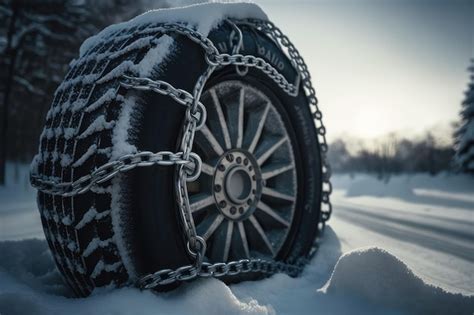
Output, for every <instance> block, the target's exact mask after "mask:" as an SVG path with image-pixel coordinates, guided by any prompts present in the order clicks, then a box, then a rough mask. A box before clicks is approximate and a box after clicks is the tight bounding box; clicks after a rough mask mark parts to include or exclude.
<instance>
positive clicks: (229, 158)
mask: <svg viewBox="0 0 474 315" xmlns="http://www.w3.org/2000/svg"><path fill="white" fill-rule="evenodd" d="M225 158H226V159H227V161H229V162H232V161H233V160H234V156H233V155H232V154H227V155H226V157H225Z"/></svg>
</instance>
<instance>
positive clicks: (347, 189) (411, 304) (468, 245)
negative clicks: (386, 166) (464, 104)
mask: <svg viewBox="0 0 474 315" xmlns="http://www.w3.org/2000/svg"><path fill="white" fill-rule="evenodd" d="M333 182H334V187H335V190H334V193H333V195H332V201H333V205H334V207H333V208H334V214H333V217H332V218H331V221H330V224H329V227H328V229H327V231H326V235H325V237H324V240H323V244H322V247H321V249H320V251H319V252H318V254H317V256H316V258H315V259H313V261H312V262H311V264H310V265H309V266H308V268H306V270H305V273H304V275H303V277H301V278H298V279H291V278H288V277H287V276H286V275H276V276H273V277H272V278H270V279H267V280H264V281H259V282H257V283H255V282H246V283H241V284H236V285H232V286H230V287H229V286H226V285H224V284H223V283H222V282H220V281H218V280H204V281H198V282H195V283H192V284H190V285H187V286H184V288H180V289H179V290H176V291H174V292H173V293H171V294H170V295H167V296H160V297H156V296H154V295H151V294H148V293H147V294H140V292H138V291H136V290H134V289H121V290H118V291H115V292H113V293H108V294H106V295H104V296H95V297H93V298H89V299H82V300H80V302H72V301H71V300H68V299H64V298H63V297H60V296H58V295H54V294H59V295H62V294H64V292H65V288H64V287H62V285H61V280H60V278H59V276H58V275H57V273H56V272H55V271H54V267H53V265H52V263H51V261H50V258H49V255H48V254H47V247H46V244H45V242H44V241H21V242H18V243H12V242H5V241H6V240H22V239H29V238H40V239H44V237H43V233H42V229H41V224H40V221H39V216H38V213H37V210H36V205H35V201H34V191H32V190H31V189H26V188H25V184H24V182H23V181H20V184H17V185H10V187H9V188H7V189H5V188H4V189H2V190H0V313H1V314H2V315H3V314H21V313H24V310H26V312H29V311H31V310H43V311H44V312H52V313H55V312H57V313H63V312H66V311H67V312H70V311H72V309H73V308H74V305H77V304H76V303H80V305H81V307H82V311H78V310H77V309H76V310H75V312H76V313H78V314H82V313H83V312H84V313H89V314H95V313H99V314H103V313H107V312H109V313H113V312H116V313H118V314H122V313H123V314H127V313H129V312H133V307H138V306H140V307H142V309H143V313H148V311H147V310H149V311H150V313H153V312H154V311H155V310H156V309H157V308H158V309H160V310H162V312H164V313H167V314H168V313H171V314H175V313H176V314H185V313H188V312H193V313H197V314H201V313H202V314H209V313H211V314H213V313H216V314H218V313H222V312H226V313H236V314H240V313H256V314H262V313H263V314H265V313H278V314H300V313H303V314H306V313H313V314H314V313H316V314H319V313H328V312H329V313H331V314H344V313H347V312H348V311H349V310H350V311H351V313H352V314H354V313H360V314H363V313H367V312H370V313H374V314H376V313H380V312H382V311H383V312H384V313H387V312H389V313H393V314H410V313H414V312H420V313H433V311H435V312H436V311H438V312H439V313H442V312H443V309H442V306H441V305H444V306H443V307H446V308H448V309H450V308H449V307H451V309H450V312H451V310H452V307H453V306H452V305H462V308H460V309H457V311H459V314H472V311H474V297H470V298H468V297H462V296H460V295H453V294H448V293H443V292H442V291H439V290H440V289H436V288H433V287H430V286H427V285H426V284H424V283H423V282H421V280H419V279H418V278H417V277H416V276H415V275H413V274H411V272H410V271H409V270H408V269H406V267H405V265H404V264H403V263H402V262H401V261H403V262H404V263H405V264H406V265H407V266H408V268H409V269H411V270H412V271H413V272H414V273H415V274H416V275H417V276H418V277H420V278H421V279H422V280H423V281H424V282H426V283H428V284H432V285H434V286H437V287H440V288H443V289H444V290H446V291H449V292H452V293H461V294H463V295H470V296H473V295H474V180H473V179H472V178H467V177H460V176H439V177H436V178H430V177H428V176H424V175H417V176H415V177H405V176H399V177H395V178H392V180H391V181H390V182H389V183H388V184H384V183H382V182H380V181H377V180H375V179H374V178H371V177H368V176H366V175H359V176H356V177H355V178H354V179H352V178H350V177H349V176H342V175H339V176H335V178H334V179H333ZM374 246H375V247H377V248H381V249H383V250H381V249H368V250H367V249H366V250H360V248H368V247H374ZM356 249H359V250H358V251H356V252H352V253H350V254H346V255H343V254H344V253H347V252H350V251H353V250H356ZM384 250H385V251H387V252H385V251H384ZM30 252H37V253H38V254H37V255H31V257H29V253H30ZM341 255H342V258H341ZM392 255H394V256H395V257H396V258H395V257H394V256H392ZM5 258H6V259H5ZM397 258H398V259H399V260H401V261H399V260H398V259H397ZM336 263H337V267H336V270H334V266H335V265H336ZM32 266H41V268H39V267H36V269H35V268H33V267H32ZM32 268H33V269H32ZM38 268H39V269H38ZM38 270H39V271H38ZM51 270H53V271H51ZM331 275H332V278H331ZM330 278H331V281H329V282H328V280H329V279H330ZM400 279H403V280H400ZM397 281H398V282H397ZM354 286H355V289H354V288H353V287H354ZM196 288H198V289H199V290H196ZM437 290H438V291H437ZM58 292H59V293H58ZM61 292H62V293H61ZM410 292H412V293H410ZM423 292H424V293H423ZM51 294H53V295H51ZM201 300H203V301H204V303H203V304H202V305H201V306H199V307H198V308H196V305H197V304H201V302H199V301H201ZM218 300H219V301H221V302H217V301H218ZM25 301H27V302H25ZM122 301H123V302H122ZM420 301H421V302H420ZM178 302H179V303H178ZM28 303H30V304H31V305H30V304H28ZM121 303H124V304H123V305H122V304H121ZM437 304H439V305H437ZM12 305H13V306H12ZM25 305H26V306H25ZM121 305H122V306H121ZM134 305H135V306H134ZM450 305H451V306H450ZM466 305H467V308H466ZM15 306H18V307H19V308H16V309H15ZM438 306H439V307H440V308H438ZM22 307H23V308H22ZM25 307H26V308H25ZM129 307H132V308H129ZM15 310H16V312H15ZM19 310H20V311H19ZM318 310H319V311H318ZM40 313H41V312H40ZM73 313H74V312H73ZM454 313H456V312H454Z"/></svg>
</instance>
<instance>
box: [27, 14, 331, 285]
mask: <svg viewBox="0 0 474 315" xmlns="http://www.w3.org/2000/svg"><path fill="white" fill-rule="evenodd" d="M227 22H228V23H230V24H231V26H232V27H233V29H234V31H235V33H236V34H237V36H238V43H237V45H236V46H235V47H234V50H233V54H232V55H230V54H226V53H222V54H221V53H219V51H218V50H217V48H216V47H215V46H214V44H213V43H212V42H211V41H210V40H209V39H208V38H207V37H204V36H203V35H202V34H200V33H199V32H197V31H195V30H193V29H191V28H188V27H186V26H183V25H182V24H163V25H161V26H159V27H158V28H156V31H157V32H158V33H171V32H173V33H178V34H181V35H184V36H186V37H188V38H189V39H191V40H192V41H193V42H195V43H197V44H199V45H200V46H201V47H202V48H203V49H204V51H205V60H206V63H207V64H208V67H207V69H206V71H205V72H204V73H203V74H202V75H201V76H200V77H199V79H198V80H197V82H196V85H195V86H194V90H193V92H192V94H191V93H189V92H187V91H185V90H181V89H177V88H175V87H173V86H172V85H171V84H169V83H167V82H164V81H159V80H157V81H154V80H151V79H149V78H137V77H131V76H123V81H122V82H121V85H122V86H123V87H125V88H128V89H136V90H147V91H153V92H156V93H159V94H162V95H168V96H170V97H171V98H173V99H174V100H175V101H176V102H177V103H179V104H182V105H185V106H186V113H185V119H184V123H183V127H182V128H183V130H182V134H183V136H182V139H181V145H180V150H181V151H180V152H176V153H173V152H169V151H160V152H156V153H154V152H147V151H142V152H139V153H136V154H129V155H124V156H122V157H120V158H119V159H117V160H114V161H111V162H108V163H106V164H104V165H102V166H100V167H98V168H96V169H95V170H94V171H93V172H92V173H90V174H88V175H86V176H83V177H81V178H79V179H78V180H76V181H73V182H60V181H59V180H55V179H51V178H44V177H42V176H40V175H38V174H33V173H32V174H31V175H30V179H31V184H32V186H33V187H35V188H37V189H38V190H39V191H42V192H43V193H47V194H52V195H59V196H63V197H71V196H75V195H78V194H82V193H85V192H87V191H89V190H90V189H91V188H93V187H95V186H96V185H98V184H102V183H104V182H106V181H108V180H110V179H111V178H113V177H114V176H115V175H117V174H118V173H124V172H128V171H130V170H132V169H134V168H136V167H145V166H153V165H176V166H177V167H176V175H177V176H176V182H175V185H176V186H175V189H176V192H177V194H176V195H177V203H178V208H179V213H180V217H181V220H182V223H183V227H184V231H185V233H186V235H185V236H186V240H187V249H188V252H189V254H190V255H191V256H192V257H193V258H194V264H192V265H185V266H182V267H179V268H177V269H163V270H159V271H157V272H155V273H152V274H148V275H146V276H144V277H142V278H140V279H139V280H138V281H137V283H136V285H137V286H138V287H139V288H141V289H152V288H155V287H157V286H160V285H166V284H170V283H174V282H177V281H187V280H191V279H194V278H197V277H217V278H218V277H223V276H226V275H227V276H232V275H237V274H240V273H247V272H256V273H262V274H274V273H277V272H284V273H287V274H289V275H291V276H297V275H299V274H300V273H301V271H302V270H303V266H304V265H305V264H306V263H307V262H308V261H309V259H311V257H312V255H314V253H315V251H316V249H317V243H316V242H315V244H314V245H313V249H312V250H311V252H310V254H309V255H308V257H304V258H299V259H298V260H297V261H295V262H293V263H284V262H280V261H274V260H264V259H241V260H238V261H230V262H226V263H223V262H219V263H213V264H211V263H207V262H203V258H204V254H205V252H206V242H205V240H204V239H203V238H202V237H200V236H199V235H197V233H196V228H195V226H194V221H193V217H192V215H191V210H190V206H189V198H188V191H187V185H186V182H189V181H194V180H196V179H197V178H198V177H199V175H200V172H201V166H202V162H201V159H200V157H199V156H198V155H197V154H195V153H193V152H192V148H193V143H194V135H195V133H196V131H198V130H199V129H200V128H201V127H202V126H204V124H205V122H206V116H207V115H206V108H205V107H204V105H203V104H202V103H201V102H200V101H199V99H200V98H201V93H202V91H203V88H204V85H205V83H206V81H207V80H208V79H209V77H210V76H211V74H212V73H213V72H214V70H215V69H216V68H217V67H222V66H227V65H235V66H236V70H237V71H238V72H239V73H246V71H247V69H248V67H254V68H257V69H260V70H261V71H262V72H264V73H265V74H266V75H267V76H268V77H270V78H271V79H272V80H273V81H274V82H275V83H276V84H277V85H278V86H279V87H280V88H281V89H282V90H283V91H285V92H286V93H287V94H288V95H290V96H297V95H298V92H299V90H300V84H302V87H303V90H304V92H305V94H306V97H307V98H308V100H309V103H310V110H311V113H312V115H313V118H314V121H315V125H316V128H317V132H318V140H319V144H320V149H321V155H322V171H323V185H322V186H323V193H322V201H321V220H320V224H319V226H318V229H319V231H320V232H322V231H323V230H324V226H325V223H326V221H327V220H329V218H330V216H331V211H332V207H331V203H330V201H329V196H330V194H331V190H332V187H331V183H330V181H329V177H330V168H329V164H328V162H327V157H326V153H327V150H328V146H327V142H326V138H325V134H326V129H325V127H324V125H323V123H322V120H321V119H322V114H321V112H320V111H319V109H318V100H317V98H316V93H315V90H314V88H313V86H312V84H311V77H310V74H309V72H308V68H307V66H306V64H305V63H304V61H303V58H302V57H301V55H300V54H299V52H298V51H297V50H296V48H295V47H294V46H293V44H292V43H291V42H290V40H289V39H288V37H287V36H285V35H284V34H283V33H282V32H281V31H280V29H278V28H277V27H276V26H275V25H274V24H273V23H272V22H269V21H263V20H256V19H245V20H237V21H230V20H227ZM234 22H238V23H241V24H245V25H248V26H251V27H254V28H256V29H257V30H260V31H261V32H263V33H264V34H266V35H267V36H269V37H270V38H271V39H272V40H273V41H274V42H275V43H277V44H278V45H279V47H280V48H282V49H286V50H287V54H288V56H289V58H290V61H291V62H292V64H293V66H294V67H295V69H296V70H297V72H298V77H297V79H296V81H295V83H289V82H288V81H287V79H286V78H285V77H284V76H283V75H282V74H281V73H279V72H278V71H277V70H276V69H275V68H274V67H273V66H272V65H271V64H269V63H268V62H266V61H265V60H264V59H262V58H260V57H255V56H252V55H241V54H239V53H238V52H239V50H240V47H241V44H242V32H241V30H240V29H239V28H238V27H237V25H236V24H235V23H234Z"/></svg>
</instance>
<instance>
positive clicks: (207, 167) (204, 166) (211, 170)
mask: <svg viewBox="0 0 474 315" xmlns="http://www.w3.org/2000/svg"><path fill="white" fill-rule="evenodd" d="M201 172H203V173H204V174H207V175H209V176H213V175H214V168H213V167H212V166H210V165H209V164H207V163H204V162H203V163H202V166H201Z"/></svg>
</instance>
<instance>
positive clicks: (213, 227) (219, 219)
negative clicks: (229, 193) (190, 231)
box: [202, 214, 224, 241]
mask: <svg viewBox="0 0 474 315" xmlns="http://www.w3.org/2000/svg"><path fill="white" fill-rule="evenodd" d="M223 220H224V216H223V215H222V214H218V215H217V216H216V217H215V218H214V221H212V223H211V225H210V226H209V227H208V228H207V230H206V232H204V233H203V234H202V238H203V239H204V240H206V241H207V240H208V239H209V237H211V235H212V233H214V232H215V231H216V230H217V228H218V227H219V225H221V223H222V221H223Z"/></svg>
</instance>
